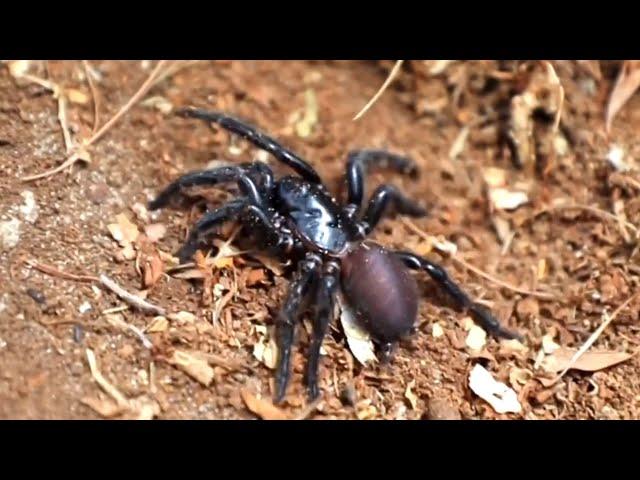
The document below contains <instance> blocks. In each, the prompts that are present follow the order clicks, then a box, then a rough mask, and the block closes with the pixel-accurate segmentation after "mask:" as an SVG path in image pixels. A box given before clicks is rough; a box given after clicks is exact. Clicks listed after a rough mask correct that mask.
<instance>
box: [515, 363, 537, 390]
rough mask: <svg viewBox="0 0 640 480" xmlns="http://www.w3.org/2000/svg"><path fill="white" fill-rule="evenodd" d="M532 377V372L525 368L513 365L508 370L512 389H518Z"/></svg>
mask: <svg viewBox="0 0 640 480" xmlns="http://www.w3.org/2000/svg"><path fill="white" fill-rule="evenodd" d="M532 378H533V372H531V370H527V369H526V368H517V367H513V368H512V369H511V371H510V372H509V383H511V386H512V387H513V388H514V389H519V388H520V387H521V386H522V385H525V384H526V383H527V382H528V381H529V380H531V379H532Z"/></svg>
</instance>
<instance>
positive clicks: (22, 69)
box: [8, 60, 31, 78]
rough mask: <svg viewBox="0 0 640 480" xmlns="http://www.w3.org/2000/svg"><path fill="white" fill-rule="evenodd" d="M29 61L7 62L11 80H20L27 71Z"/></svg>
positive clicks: (29, 64)
mask: <svg viewBox="0 0 640 480" xmlns="http://www.w3.org/2000/svg"><path fill="white" fill-rule="evenodd" d="M30 66H31V60H13V61H11V62H9V65H8V67H9V73H10V74H11V76H12V77H13V78H20V77H22V76H23V75H24V74H25V73H27V72H28V71H29V67H30Z"/></svg>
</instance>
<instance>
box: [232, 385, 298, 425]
mask: <svg viewBox="0 0 640 480" xmlns="http://www.w3.org/2000/svg"><path fill="white" fill-rule="evenodd" d="M240 395H241V396H242V400H244V403H245V405H246V406H247V408H248V409H249V410H251V411H252V412H253V413H255V414H256V415H258V416H259V417H260V418H262V419H263V420H288V419H289V417H288V416H287V414H286V413H285V412H283V411H282V410H280V409H279V408H278V407H276V406H275V405H274V404H273V403H271V402H270V401H268V400H265V399H263V398H259V397H256V396H255V395H254V394H253V393H251V392H250V391H249V390H247V389H243V390H241V391H240Z"/></svg>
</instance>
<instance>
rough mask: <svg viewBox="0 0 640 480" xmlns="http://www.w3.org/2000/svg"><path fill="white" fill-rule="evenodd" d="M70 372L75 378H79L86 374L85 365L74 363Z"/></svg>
mask: <svg viewBox="0 0 640 480" xmlns="http://www.w3.org/2000/svg"><path fill="white" fill-rule="evenodd" d="M69 371H70V372H71V375H73V376H74V377H79V376H80V375H82V374H83V373H84V364H83V363H82V362H80V361H78V362H73V363H72V364H71V367H70V368H69Z"/></svg>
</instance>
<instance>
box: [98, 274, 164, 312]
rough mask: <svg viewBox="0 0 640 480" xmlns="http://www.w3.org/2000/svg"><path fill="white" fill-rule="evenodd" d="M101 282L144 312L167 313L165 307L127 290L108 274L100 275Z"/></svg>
mask: <svg viewBox="0 0 640 480" xmlns="http://www.w3.org/2000/svg"><path fill="white" fill-rule="evenodd" d="M100 283H101V284H102V285H104V286H105V287H107V288H108V289H109V290H111V291H112V292H113V293H115V294H116V295H118V296H119V297H120V298H121V299H122V300H124V301H125V302H127V303H128V304H130V305H133V306H134V307H136V308H138V309H140V310H142V311H144V312H147V313H152V314H154V315H166V314H167V311H166V310H165V309H164V308H162V307H158V306H157V305H153V304H152V303H149V302H147V301H146V300H144V299H143V298H140V297H137V296H135V295H134V294H132V293H129V292H127V291H126V290H125V289H124V288H122V287H121V286H120V285H118V284H117V283H116V282H114V281H113V280H111V279H110V278H109V277H107V276H106V275H100Z"/></svg>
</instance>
